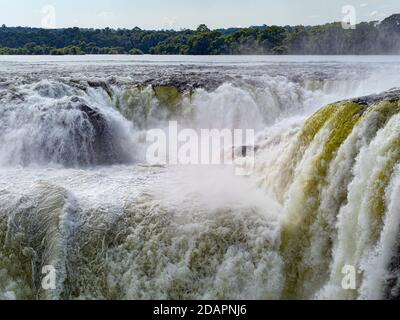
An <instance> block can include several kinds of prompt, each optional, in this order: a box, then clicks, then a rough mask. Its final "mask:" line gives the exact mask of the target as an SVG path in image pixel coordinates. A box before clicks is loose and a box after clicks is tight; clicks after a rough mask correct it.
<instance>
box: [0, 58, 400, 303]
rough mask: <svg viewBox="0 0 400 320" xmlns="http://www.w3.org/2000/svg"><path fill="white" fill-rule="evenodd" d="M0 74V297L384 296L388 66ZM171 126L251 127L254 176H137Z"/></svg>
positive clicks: (393, 194)
mask: <svg viewBox="0 0 400 320" xmlns="http://www.w3.org/2000/svg"><path fill="white" fill-rule="evenodd" d="M314 59H315V58H314ZM0 70H1V76H0V298H1V299H282V298H294V299H335V298H339V299H367V298H372V299H396V298H399V292H400V291H399V290H400V282H399V279H400V266H399V263H398V258H399V256H398V254H399V250H400V243H399V239H400V238H399V235H400V232H399V227H400V212H399V208H400V206H399V201H400V197H399V188H400V180H399V174H400V171H399V160H400V146H399V141H400V140H399V138H400V121H399V120H400V119H399V117H400V113H399V111H400V92H399V90H397V89H392V90H390V89H391V88H394V87H400V79H399V77H398V74H399V71H400V62H397V61H391V62H388V61H385V60H383V61H381V62H376V63H373V64H370V63H357V62H354V61H347V62H345V61H326V60H325V61H318V59H317V60H316V61H308V62H304V61H302V62H295V61H294V62H288V61H278V62H271V63H261V64H258V65H251V64H249V65H240V64H237V65H235V64H228V63H223V64H221V65H209V64H207V63H203V64H200V65H191V64H188V65H185V66H183V65H180V64H179V63H178V64H168V63H166V64H164V65H154V64H151V63H137V64H133V65H131V64H121V63H118V62H104V61H100V62H97V63H92V64H85V65H82V64H80V63H79V62H73V63H71V62H69V63H68V62H54V61H53V62H46V63H43V62H37V63H36V64H34V63H32V62H28V63H27V62H23V63H18V62H8V63H3V64H2V65H1V66H0ZM32 70H33V71H32ZM46 75H47V76H46ZM378 92H383V93H382V94H376V93H378ZM338 101H340V102H338ZM172 120H175V121H178V122H179V124H180V126H181V127H182V128H193V129H195V130H200V129H208V128H209V129H213V128H215V129H224V128H228V129H255V130H256V132H257V146H256V147H257V148H256V149H257V152H256V161H255V163H256V165H255V170H254V173H253V174H252V175H251V176H249V177H240V176H236V175H235V174H234V170H233V169H232V168H231V167H229V166H154V167H152V166H149V165H148V164H146V161H145V153H146V148H147V144H146V142H145V134H146V130H149V129H153V128H161V129H164V128H167V126H168V122H169V121H172ZM48 265H51V266H54V268H55V269H56V271H57V278H56V279H57V286H56V289H55V290H44V289H43V288H42V286H41V281H42V269H43V267H44V266H48ZM346 265H349V266H354V267H355V268H356V270H357V271H359V273H357V274H358V277H357V288H356V289H355V290H344V289H343V288H342V280H343V274H342V270H343V267H344V266H346Z"/></svg>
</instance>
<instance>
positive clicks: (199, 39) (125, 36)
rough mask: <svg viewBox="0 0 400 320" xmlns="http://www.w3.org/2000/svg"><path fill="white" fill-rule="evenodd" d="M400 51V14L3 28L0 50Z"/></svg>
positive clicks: (75, 52)
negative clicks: (342, 19) (168, 26)
mask: <svg viewBox="0 0 400 320" xmlns="http://www.w3.org/2000/svg"><path fill="white" fill-rule="evenodd" d="M143 53H144V54H185V55H186V54H192V55H221V54H398V53H400V14H396V15H392V16H390V17H389V18H387V19H385V20H384V21H382V22H380V23H378V22H362V23H360V24H358V25H357V26H356V28H355V29H354V30H353V29H348V30H346V29H344V28H343V27H342V24H341V23H329V24H325V25H320V26H313V27H307V26H294V27H291V26H285V27H280V26H266V25H264V26H260V27H250V28H231V29H220V30H210V29H209V28H207V26H205V25H200V26H199V27H198V28H197V30H181V31H173V30H163V31H146V30H141V29H139V28H134V29H132V30H127V29H117V30H114V29H110V28H106V29H79V28H68V29H55V30H48V29H40V28H26V27H16V28H8V27H6V26H5V25H3V26H2V27H0V54H9V55H13V54H21V55H79V54H143Z"/></svg>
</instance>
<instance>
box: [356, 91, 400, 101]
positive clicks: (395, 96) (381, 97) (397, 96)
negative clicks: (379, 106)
mask: <svg viewBox="0 0 400 320" xmlns="http://www.w3.org/2000/svg"><path fill="white" fill-rule="evenodd" d="M398 100H400V88H393V89H391V90H388V91H386V92H383V93H379V94H373V95H369V96H365V97H361V98H357V99H354V100H352V101H353V102H355V103H358V104H366V105H373V104H376V103H378V102H382V101H389V102H395V101H398Z"/></svg>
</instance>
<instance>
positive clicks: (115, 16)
mask: <svg viewBox="0 0 400 320" xmlns="http://www.w3.org/2000/svg"><path fill="white" fill-rule="evenodd" d="M0 4H1V7H0V25H2V24H5V25H7V26H31V27H49V28H50V27H57V28H65V27H74V26H76V27H84V28H103V27H111V28H129V29H131V28H134V27H136V26H137V27H139V28H142V29H175V30H180V29H183V28H190V29H194V28H196V27H197V26H198V25H199V24H202V23H205V24H207V25H208V26H209V27H210V28H212V29H216V28H226V27H248V26H254V25H263V24H267V25H298V24H303V25H316V24H321V23H326V22H333V21H342V19H343V17H344V16H345V14H344V13H343V12H342V9H343V7H344V6H346V5H350V6H353V7H354V9H355V11H354V12H355V14H356V15H355V16H356V19H357V22H360V21H373V20H383V19H384V18H385V17H387V16H389V15H391V14H393V13H400V0H246V1H241V0H28V1H27V0H0Z"/></svg>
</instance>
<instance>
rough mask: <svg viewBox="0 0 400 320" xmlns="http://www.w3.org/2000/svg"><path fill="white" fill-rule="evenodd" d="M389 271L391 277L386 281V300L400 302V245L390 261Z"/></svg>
mask: <svg viewBox="0 0 400 320" xmlns="http://www.w3.org/2000/svg"><path fill="white" fill-rule="evenodd" d="M399 239H400V237H399ZM389 271H390V274H391V276H390V277H389V279H387V280H386V288H385V297H384V298H385V299H386V300H400V282H399V277H398V275H399V274H400V244H399V245H398V247H397V252H396V254H395V255H394V256H393V257H392V259H391V261H390V265H389Z"/></svg>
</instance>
